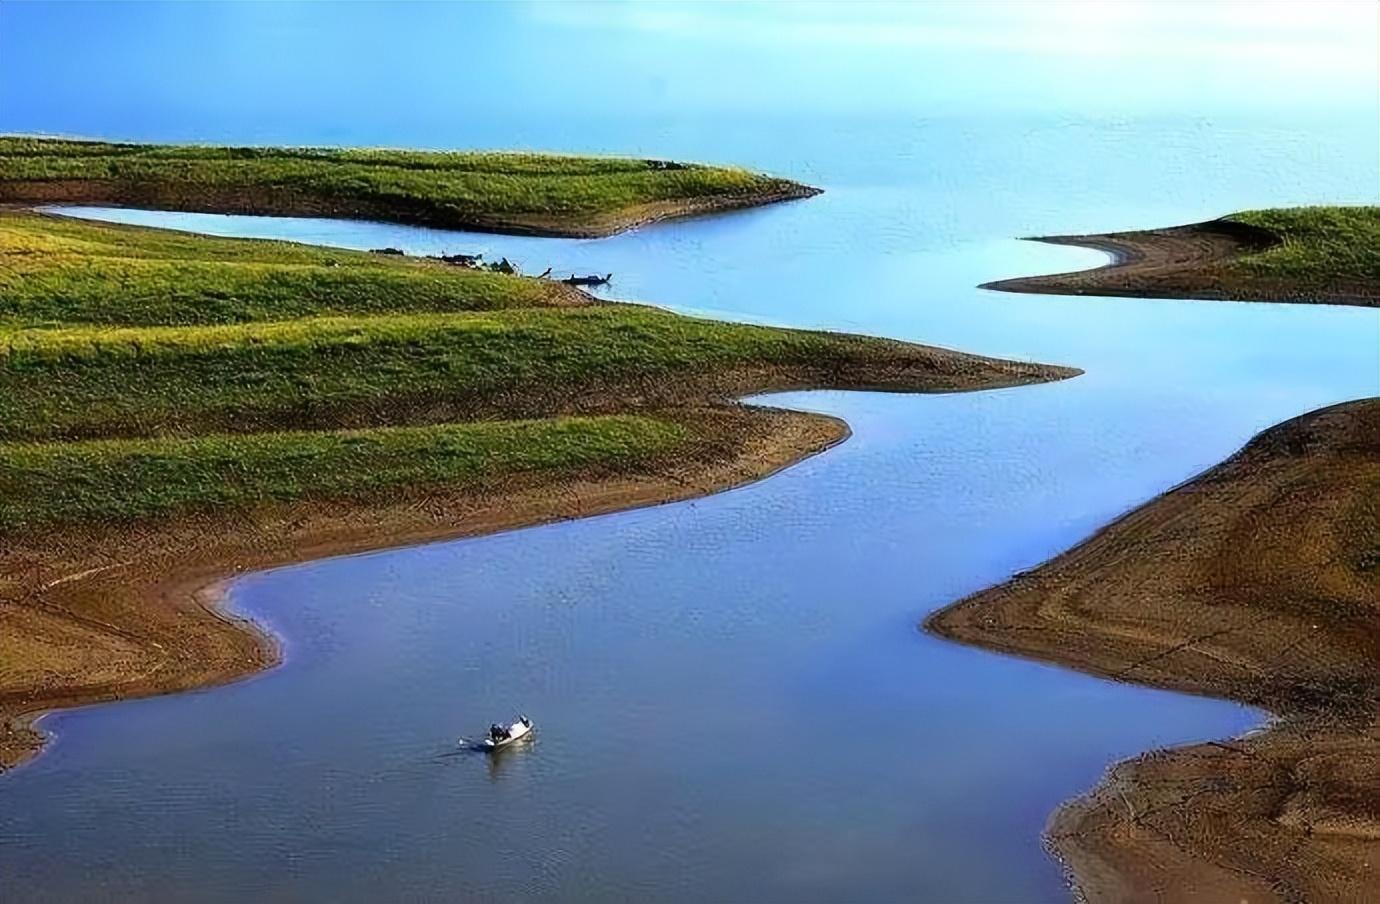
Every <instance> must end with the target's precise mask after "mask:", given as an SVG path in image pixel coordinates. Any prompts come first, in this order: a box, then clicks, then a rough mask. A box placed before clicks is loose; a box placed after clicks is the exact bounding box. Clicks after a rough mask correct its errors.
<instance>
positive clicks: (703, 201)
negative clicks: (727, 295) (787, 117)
mask: <svg viewBox="0 0 1380 904" xmlns="http://www.w3.org/2000/svg"><path fill="white" fill-rule="evenodd" d="M823 191H824V190H823V189H820V188H814V187H812V186H809V185H801V184H799V183H795V182H787V181H785V180H781V182H780V183H779V184H776V185H773V186H772V187H770V188H764V189H762V190H747V191H740V192H735V193H732V194H719V195H707V196H704V197H699V198H686V199H681V200H673V201H657V202H652V203H647V204H638V205H636V206H633V207H627V208H623V209H621V210H613V211H608V212H605V213H599V214H593V215H586V216H583V217H580V218H578V219H571V218H561V217H552V216H542V215H538V214H505V215H498V214H489V215H485V214H477V213H466V212H462V211H437V210H436V209H434V208H433V207H429V206H423V205H411V206H409V205H408V204H407V203H406V201H405V199H390V200H389V201H387V202H383V201H376V200H372V199H369V198H350V197H323V196H321V195H316V194H311V193H307V192H300V191H292V190H291V189H287V188H281V187H278V188H274V189H272V190H267V189H265V190H253V189H245V188H229V189H221V188H218V187H216V186H208V185H196V184H186V185H182V184H178V183H168V184H164V183H127V182H110V181H102V180H98V179H61V180H51V181H41V182H40V181H33V182H23V181H14V182H7V183H3V184H0V202H4V203H5V204H7V205H9V206H16V207H34V206H36V205H47V204H58V205H62V204H71V205H91V206H98V207H132V208H139V209H151V210H177V211H184V212H187V213H216V214H243V215H248V216H276V217H329V218H335V219H351V220H379V221H383V222H394V223H407V224H410V225H414V226H429V227H433V228H437V229H460V230H466V231H469V232H491V233H499V234H503V235H529V236H545V237H550V238H579V239H592V238H605V237H607V236H611V235H617V234H618V233H620V232H626V231H627V230H629V229H635V228H637V227H640V226H647V225H650V224H652V223H657V222H660V221H662V220H673V219H684V218H687V217H698V216H708V215H710V214H717V213H727V212H729V211H734V210H742V209H745V208H750V207H763V206H766V205H769V204H778V203H781V202H783V201H794V200H799V199H803V198H812V197H814V196H815V195H819V194H823Z"/></svg>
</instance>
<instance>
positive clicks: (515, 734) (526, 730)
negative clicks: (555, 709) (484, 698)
mask: <svg viewBox="0 0 1380 904" xmlns="http://www.w3.org/2000/svg"><path fill="white" fill-rule="evenodd" d="M534 731H536V726H535V725H533V724H532V720H531V719H529V718H527V717H526V716H519V717H518V720H517V721H516V722H514V723H513V724H512V725H509V726H507V727H506V728H505V727H503V726H501V725H495V726H493V727H492V728H490V729H489V736H488V737H486V738H485V739H484V740H482V741H480V742H479V746H480V747H481V748H483V749H484V750H487V751H489V752H491V753H492V752H495V751H499V750H502V749H503V748H505V747H509V746H511V745H513V744H516V743H517V742H518V741H524V740H527V739H529V738H531V737H532V732H534Z"/></svg>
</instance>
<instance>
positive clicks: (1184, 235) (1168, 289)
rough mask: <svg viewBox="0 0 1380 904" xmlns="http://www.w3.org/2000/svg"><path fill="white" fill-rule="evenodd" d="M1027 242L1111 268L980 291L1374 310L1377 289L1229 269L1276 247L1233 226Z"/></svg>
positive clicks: (1261, 234)
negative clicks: (1076, 250) (1087, 255)
mask: <svg viewBox="0 0 1380 904" xmlns="http://www.w3.org/2000/svg"><path fill="white" fill-rule="evenodd" d="M1033 241H1038V242H1048V243H1050V244H1053V245H1075V246H1078V247H1083V248H1094V249H1097V250H1098V251H1105V252H1107V253H1108V254H1110V255H1111V256H1112V262H1111V263H1109V264H1107V265H1106V266H1102V267H1097V268H1094V269H1091V270H1079V271H1074V272H1072V273H1053V274H1049V275H1047V276H1022V277H1017V278H1015V279H1002V280H997V281H996V282H990V283H984V284H983V285H982V288H984V289H996V290H999V291H1002V292H1029V293H1034V294H1039V295H1111V296H1128V297H1135V298H1185V299H1206V300H1215V301H1285V302H1295V303H1314V304H1345V305H1359V306H1363V307H1374V306H1377V305H1380V284H1377V283H1375V282H1374V281H1367V280H1360V279H1344V278H1338V279H1329V280H1324V281H1322V282H1320V283H1318V284H1315V285H1308V286H1302V285H1300V282H1299V280H1298V279H1297V278H1281V277H1273V276H1270V275H1268V274H1263V273H1253V272H1251V271H1248V270H1244V269H1242V268H1238V267H1233V266H1231V265H1232V263H1233V262H1235V261H1237V260H1239V259H1241V258H1242V257H1244V256H1246V255H1250V254H1253V253H1256V252H1259V251H1264V250H1266V249H1268V248H1272V247H1274V246H1276V245H1278V244H1279V242H1280V240H1279V239H1278V238H1277V237H1276V236H1275V235H1274V234H1273V233H1271V232H1269V231H1268V230H1265V229H1261V228H1259V227H1256V226H1251V225H1249V224H1246V223H1240V222H1235V221H1232V220H1225V219H1223V220H1209V221H1207V222H1205V223H1194V224H1191V225H1188V226H1174V227H1170V228H1167V229H1146V230H1138V231H1133V232H1108V233H1094V234H1088V235H1058V236H1039V237H1035V238H1034V239H1033Z"/></svg>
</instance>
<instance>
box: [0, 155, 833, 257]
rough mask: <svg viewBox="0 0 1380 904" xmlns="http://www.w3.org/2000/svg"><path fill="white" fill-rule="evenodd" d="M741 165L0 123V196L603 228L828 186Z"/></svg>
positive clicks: (569, 230) (481, 225) (593, 232)
mask: <svg viewBox="0 0 1380 904" xmlns="http://www.w3.org/2000/svg"><path fill="white" fill-rule="evenodd" d="M817 193H818V190H817V189H814V188H810V187H809V186H805V185H800V184H799V183H796V182H792V181H790V180H788V179H780V178H775V177H772V176H765V175H762V174H760V173H754V172H750V171H748V170H744V169H736V168H729V167H718V166H704V165H701V164H692V163H674V162H670V161H665V160H642V159H630V158H613V157H571V156H562V155H556V154H529V153H476V152H455V151H413V150H387V149H341V148H269V147H215V146H209V145H156V144H127V143H117V142H106V141H71V140H63V139H49V138H32V137H22V136H10V137H0V202H4V201H9V202H41V203H80V204H102V205H112V206H125V207H149V208H156V209H163V210H186V211H206V212H213V213H251V214H253V213H257V214H276V215H280V216H330V217H359V218H366V219H378V220H396V221H400V222H407V223H419V224H425V225H429V226H439V227H445V228H452V229H472V230H482V231H494V232H508V233H527V234H534V235H564V236H600V235H609V234H611V233H615V232H619V231H621V230H624V229H628V228H631V227H633V226H638V225H642V224H645V223H650V222H653V221H655V220H661V219H666V218H669V217H680V216H691V215H695V214H702V213H712V212H716V211H724V210H731V209H734V208H741V207H752V206H756V205H759V204H768V203H772V202H776V201H785V200H790V199H792V198H804V197H809V196H810V195H813V194H817Z"/></svg>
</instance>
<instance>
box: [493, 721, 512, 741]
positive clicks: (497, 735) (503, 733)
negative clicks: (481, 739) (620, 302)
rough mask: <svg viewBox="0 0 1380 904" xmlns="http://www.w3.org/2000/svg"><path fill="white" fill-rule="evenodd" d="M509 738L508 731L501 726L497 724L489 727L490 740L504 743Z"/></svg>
mask: <svg viewBox="0 0 1380 904" xmlns="http://www.w3.org/2000/svg"><path fill="white" fill-rule="evenodd" d="M507 737H508V729H506V728H504V727H503V726H501V725H499V724H498V723H497V722H495V723H493V724H492V725H490V726H489V740H491V741H502V740H504V739H506V738H507Z"/></svg>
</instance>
